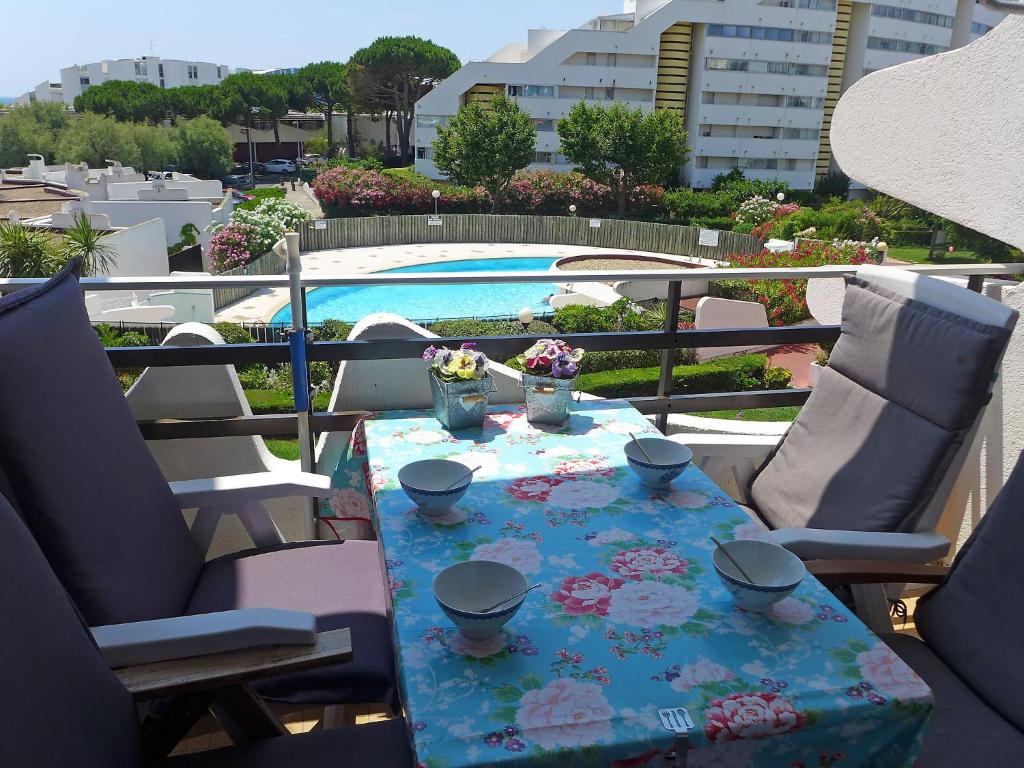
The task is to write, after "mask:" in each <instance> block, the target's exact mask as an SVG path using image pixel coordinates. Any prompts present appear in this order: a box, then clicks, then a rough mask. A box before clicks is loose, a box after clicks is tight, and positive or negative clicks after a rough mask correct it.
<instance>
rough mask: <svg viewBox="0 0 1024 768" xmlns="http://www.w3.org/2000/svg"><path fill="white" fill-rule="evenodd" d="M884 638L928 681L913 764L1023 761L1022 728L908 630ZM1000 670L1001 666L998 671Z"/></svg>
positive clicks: (947, 767)
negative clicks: (928, 700) (929, 700)
mask: <svg viewBox="0 0 1024 768" xmlns="http://www.w3.org/2000/svg"><path fill="white" fill-rule="evenodd" d="M883 639H884V640H885V642H886V644H887V645H888V646H889V647H890V648H892V649H893V650H894V651H895V652H896V653H897V654H898V655H899V656H900V658H902V659H903V660H904V661H905V662H907V664H909V665H910V667H911V669H913V670H914V671H915V672H917V674H919V675H920V676H921V677H922V678H923V679H924V681H925V682H926V683H928V687H930V688H931V689H932V694H933V695H934V697H935V708H934V710H933V711H932V718H931V722H930V723H929V724H928V730H927V732H926V733H925V737H924V745H923V746H922V748H921V753H920V754H919V755H918V758H917V762H915V763H914V768H963V766H976V767H977V768H988V766H1011V765H1024V733H1021V731H1019V730H1018V729H1017V728H1015V727H1014V726H1013V724H1012V723H1010V722H1008V721H1007V720H1006V719H1004V718H1003V717H1002V716H1001V715H1000V714H999V713H998V712H996V711H995V710H994V709H992V708H991V707H989V706H988V704H986V703H985V702H984V701H982V699H980V698H979V697H978V696H977V694H976V693H975V692H974V691H973V690H971V688H970V687H969V686H968V685H967V684H966V683H964V681H963V680H961V679H960V678H959V677H957V675H956V673H955V672H953V671H952V670H951V669H950V668H949V667H948V666H946V664H945V662H943V660H942V659H940V658H939V657H938V656H936V655H935V654H934V653H932V651H931V650H929V648H928V646H927V645H925V644H924V643H922V642H921V641H920V640H918V639H917V638H915V637H910V636H908V635H895V634H894V635H887V636H886V637H885V638H883ZM1004 671H1005V667H1002V668H1000V670H999V673H998V674H1002V673H1003V672H1004Z"/></svg>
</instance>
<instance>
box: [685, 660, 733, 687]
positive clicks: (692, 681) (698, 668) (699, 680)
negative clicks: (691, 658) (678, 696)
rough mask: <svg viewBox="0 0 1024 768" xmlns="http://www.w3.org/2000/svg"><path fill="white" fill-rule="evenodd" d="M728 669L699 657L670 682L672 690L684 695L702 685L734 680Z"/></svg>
mask: <svg viewBox="0 0 1024 768" xmlns="http://www.w3.org/2000/svg"><path fill="white" fill-rule="evenodd" d="M735 677H736V675H734V674H733V673H732V672H731V671H729V669H728V668H726V667H723V666H722V665H721V664H716V663H715V662H713V661H711V660H710V659H708V658H706V657H704V656H701V657H699V658H698V659H697V660H696V661H695V662H693V664H687V665H686V666H685V667H683V668H682V669H681V670H680V671H679V677H677V678H676V679H675V680H673V681H672V690H674V691H681V692H682V693H686V692H687V691H689V690H690V689H691V688H694V687H696V686H698V685H703V684H704V683H719V682H724V681H726V680H733V679H735Z"/></svg>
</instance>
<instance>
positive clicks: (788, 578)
mask: <svg viewBox="0 0 1024 768" xmlns="http://www.w3.org/2000/svg"><path fill="white" fill-rule="evenodd" d="M722 547H723V548H725V549H728V550H729V554H730V555H732V556H733V557H734V558H735V559H736V561H737V562H739V564H740V565H742V566H743V570H745V571H746V572H747V574H749V576H750V578H751V579H753V583H751V582H749V581H747V580H746V579H744V578H743V577H742V576H741V575H740V572H739V571H738V570H737V569H736V566H735V565H733V564H732V563H731V562H730V561H729V558H728V557H726V556H725V553H724V552H722V551H721V549H720V548H718V547H716V548H715V551H714V554H713V555H712V556H711V560H712V562H713V563H714V564H715V571H716V572H717V573H718V578H719V579H721V580H722V584H724V585H725V588H726V589H727V590H729V594H730V595H732V599H733V600H734V601H735V602H736V605H738V606H739V607H740V608H743V609H744V610H747V611H755V612H758V613H760V612H762V611H767V610H768V609H769V608H771V607H772V606H773V605H774V604H775V603H777V602H779V600H782V599H783V598H784V597H788V596H789V595H790V594H792V592H793V590H794V589H796V588H797V585H798V584H800V582H801V581H802V580H803V578H804V574H805V573H807V569H806V568H805V567H804V564H803V562H802V561H801V560H800V558H799V557H797V556H796V555H794V554H793V553H792V552H790V551H789V550H788V549H786V548H785V547H780V546H779V545H778V544H772V543H771V542H768V541H754V540H749V539H742V540H739V541H728V542H725V543H724V544H723V545H722Z"/></svg>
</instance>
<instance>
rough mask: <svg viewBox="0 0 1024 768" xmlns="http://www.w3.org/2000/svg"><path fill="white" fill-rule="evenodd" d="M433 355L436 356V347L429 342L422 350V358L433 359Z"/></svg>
mask: <svg viewBox="0 0 1024 768" xmlns="http://www.w3.org/2000/svg"><path fill="white" fill-rule="evenodd" d="M435 357H437V347H435V346H434V345H433V344H431V345H430V346H429V347H427V348H426V349H425V350H424V351H423V359H424V360H433V359H434V358H435Z"/></svg>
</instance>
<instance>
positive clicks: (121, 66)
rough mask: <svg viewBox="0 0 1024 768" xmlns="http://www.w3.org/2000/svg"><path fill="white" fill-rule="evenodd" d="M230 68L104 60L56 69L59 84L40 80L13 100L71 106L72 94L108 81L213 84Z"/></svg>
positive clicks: (174, 61)
mask: <svg viewBox="0 0 1024 768" xmlns="http://www.w3.org/2000/svg"><path fill="white" fill-rule="evenodd" d="M231 71H232V70H231V69H230V68H228V67H227V66H225V65H223V64H212V63H210V62H206V61H182V60H180V59H161V58H160V57H159V56H143V57H141V58H138V59H105V60H104V61H97V62H95V63H93V64H79V65H75V66H73V67H65V68H64V69H62V70H61V71H60V82H59V83H51V82H49V81H44V82H42V83H40V84H39V85H37V86H36V87H35V88H34V89H32V90H31V91H29V92H27V93H25V94H23V95H22V96H21V97H19V98H18V100H17V103H18V104H30V103H32V102H33V101H56V102H63V103H64V104H67V105H68V106H72V105H73V104H74V103H75V97H76V96H79V95H81V94H82V92H83V91H85V89H86V88H88V87H89V86H91V85H99V84H100V83H105V82H106V81H108V80H134V81H136V82H140V83H153V84H154V85H159V86H160V87H161V88H174V87H176V86H179V85H216V84H217V83H219V82H220V81H221V80H223V79H224V78H225V77H227V76H228V75H229V74H231Z"/></svg>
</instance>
